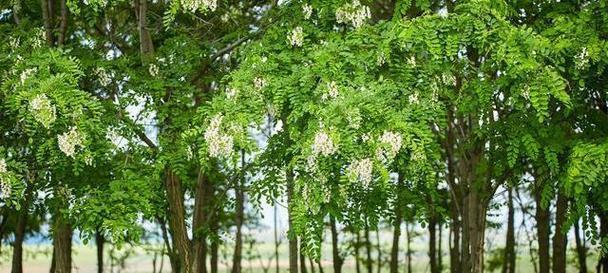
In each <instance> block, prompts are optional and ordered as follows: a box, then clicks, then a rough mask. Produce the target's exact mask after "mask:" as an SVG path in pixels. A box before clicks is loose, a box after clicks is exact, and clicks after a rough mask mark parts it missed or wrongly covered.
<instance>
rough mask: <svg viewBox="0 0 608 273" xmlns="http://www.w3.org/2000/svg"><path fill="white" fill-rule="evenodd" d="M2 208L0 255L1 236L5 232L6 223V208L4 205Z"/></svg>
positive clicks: (0, 247)
mask: <svg viewBox="0 0 608 273" xmlns="http://www.w3.org/2000/svg"><path fill="white" fill-rule="evenodd" d="M1 209H2V221H0V256H2V238H4V233H5V232H6V223H8V208H6V207H4V208H1Z"/></svg>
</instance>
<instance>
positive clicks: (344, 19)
mask: <svg viewBox="0 0 608 273" xmlns="http://www.w3.org/2000/svg"><path fill="white" fill-rule="evenodd" d="M369 18H371V12H370V10H369V7H368V6H365V5H362V4H361V3H360V2H359V0H354V1H353V2H352V3H350V4H345V5H343V6H341V7H339V8H338V9H336V21H337V22H338V24H351V25H352V26H353V27H354V28H359V27H361V26H362V25H363V23H365V20H367V19H369Z"/></svg>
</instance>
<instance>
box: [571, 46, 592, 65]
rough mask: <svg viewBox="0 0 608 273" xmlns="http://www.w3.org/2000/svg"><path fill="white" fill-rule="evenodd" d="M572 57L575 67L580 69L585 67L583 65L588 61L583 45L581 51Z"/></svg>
mask: <svg viewBox="0 0 608 273" xmlns="http://www.w3.org/2000/svg"><path fill="white" fill-rule="evenodd" d="M574 59H575V67H576V69H578V70H581V69H583V68H585V66H586V65H587V64H588V63H589V52H587V48H586V47H583V49H582V50H581V52H580V53H579V54H577V55H576V56H575V57H574Z"/></svg>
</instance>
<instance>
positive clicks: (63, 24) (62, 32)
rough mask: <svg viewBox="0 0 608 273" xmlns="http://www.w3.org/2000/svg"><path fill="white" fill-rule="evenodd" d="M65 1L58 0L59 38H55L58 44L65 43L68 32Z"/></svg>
mask: <svg viewBox="0 0 608 273" xmlns="http://www.w3.org/2000/svg"><path fill="white" fill-rule="evenodd" d="M65 2H66V0H60V10H61V21H60V22H59V39H57V44H58V45H60V46H63V44H64V43H65V38H66V36H67V32H68V7H67V6H66V3H65Z"/></svg>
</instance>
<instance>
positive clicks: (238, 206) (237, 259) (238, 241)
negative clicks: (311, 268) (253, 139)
mask: <svg viewBox="0 0 608 273" xmlns="http://www.w3.org/2000/svg"><path fill="white" fill-rule="evenodd" d="M241 172H242V173H241V178H240V179H237V180H236V181H235V183H234V184H235V186H234V195H235V210H236V211H235V213H234V215H235V217H234V223H235V225H236V238H235V245H234V255H233V256H232V273H241V259H242V253H243V234H242V227H243V218H244V213H245V211H244V210H245V206H244V202H245V193H244V190H243V187H244V184H245V151H244V150H241ZM303 273H304V272H303Z"/></svg>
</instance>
